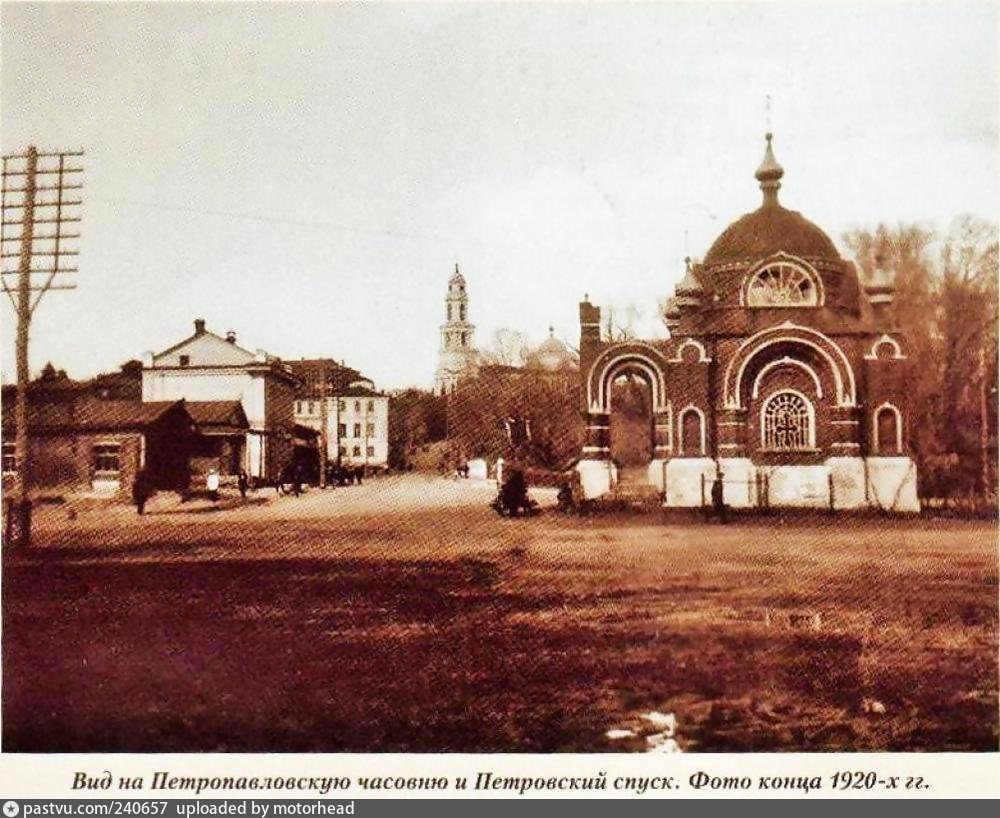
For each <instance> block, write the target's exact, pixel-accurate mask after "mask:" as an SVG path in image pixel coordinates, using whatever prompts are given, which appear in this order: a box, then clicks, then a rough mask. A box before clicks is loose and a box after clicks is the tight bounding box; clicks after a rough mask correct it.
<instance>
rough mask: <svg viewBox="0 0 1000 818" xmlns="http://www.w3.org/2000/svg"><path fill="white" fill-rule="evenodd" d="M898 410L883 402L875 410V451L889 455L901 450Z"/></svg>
mask: <svg viewBox="0 0 1000 818" xmlns="http://www.w3.org/2000/svg"><path fill="white" fill-rule="evenodd" d="M899 421H900V418H899V410H898V409H896V407H895V406H893V405H892V404H888V403H884V404H882V405H881V406H880V407H879V408H878V409H877V410H876V412H875V452H876V453H877V454H883V455H889V454H899V453H900V452H902V450H903V446H902V442H903V441H902V436H901V435H900V422H899Z"/></svg>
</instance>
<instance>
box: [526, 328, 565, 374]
mask: <svg viewBox="0 0 1000 818" xmlns="http://www.w3.org/2000/svg"><path fill="white" fill-rule="evenodd" d="M526 363H527V364H528V366H532V367H539V368H541V369H548V370H550V371H555V370H558V369H564V368H566V367H572V366H576V358H575V357H574V356H573V353H572V352H571V351H570V349H569V347H568V346H566V344H564V343H563V342H562V341H560V340H559V339H558V338H556V337H555V329H554V328H553V327H549V337H548V338H546V339H545V340H544V341H542V343H540V344H539V345H538V346H537V347H535V348H534V349H533V350H532V351H531V353H530V354H529V355H528V360H527V362H526Z"/></svg>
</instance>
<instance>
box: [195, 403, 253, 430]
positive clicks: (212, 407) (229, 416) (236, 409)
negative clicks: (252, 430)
mask: <svg viewBox="0 0 1000 818" xmlns="http://www.w3.org/2000/svg"><path fill="white" fill-rule="evenodd" d="M184 408H185V409H187V412H188V414H189V415H190V416H191V420H193V421H194V425H195V426H197V427H198V431H199V432H203V433H215V434H220V433H224V434H237V433H239V432H242V431H243V430H245V429H246V428H248V427H249V425H250V424H249V423H248V422H247V416H246V413H245V412H244V411H243V404H242V403H241V402H240V401H238V400H194V401H185V402H184Z"/></svg>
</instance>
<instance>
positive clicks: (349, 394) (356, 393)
mask: <svg viewBox="0 0 1000 818" xmlns="http://www.w3.org/2000/svg"><path fill="white" fill-rule="evenodd" d="M337 396H338V397H344V398H384V397H385V395H383V394H382V393H381V392H379V391H378V390H376V389H369V388H368V387H367V386H361V385H359V384H356V385H354V386H349V387H347V388H346V389H343V390H341V391H340V392H338V393H337Z"/></svg>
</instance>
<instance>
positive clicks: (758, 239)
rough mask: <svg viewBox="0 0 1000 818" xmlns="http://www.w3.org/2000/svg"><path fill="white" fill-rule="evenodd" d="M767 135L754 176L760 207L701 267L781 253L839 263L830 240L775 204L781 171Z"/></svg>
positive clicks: (724, 235)
mask: <svg viewBox="0 0 1000 818" xmlns="http://www.w3.org/2000/svg"><path fill="white" fill-rule="evenodd" d="M771 138H772V135H771V134H767V147H766V148H765V150H764V159H763V161H762V162H761V163H760V167H758V168H757V171H756V173H755V174H754V176H755V177H756V179H757V181H758V182H760V189H761V190H762V191H763V194H764V198H763V202H762V203H761V206H760V207H759V208H758V209H757V210H755V211H753V212H752V213H747V214H746V215H745V216H742V217H741V218H739V219H737V220H736V221H735V222H733V223H732V224H731V225H729V227H727V228H726V229H725V230H724V231H723V232H722V235H720V236H719V237H718V238H717V239H716V240H715V243H714V244H713V245H712V247H711V248H710V249H709V251H708V253H707V254H706V255H705V261H704V266H705V267H714V266H718V265H722V264H732V263H735V262H745V261H750V262H752V261H757V260H759V259H762V258H767V257H768V256H772V255H774V254H775V253H780V252H785V253H789V254H791V255H794V256H800V257H802V258H820V259H828V260H831V261H840V260H841V259H840V254H839V253H838V252H837V248H836V247H835V246H834V244H833V242H832V241H831V240H830V237H829V236H827V235H826V233H824V232H823V231H822V230H821V229H820V228H818V227H817V226H816V225H815V224H813V223H812V222H811V221H809V220H808V219H806V218H805V217H803V216H802V214H801V213H798V212H796V211H794V210H787V209H786V208H784V207H782V206H781V205H780V204H779V203H778V189H779V188H780V187H781V178H782V177H783V176H784V175H785V170H784V168H782V167H781V165H780V164H778V160H777V159H775V157H774V151H773V150H772V148H771Z"/></svg>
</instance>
